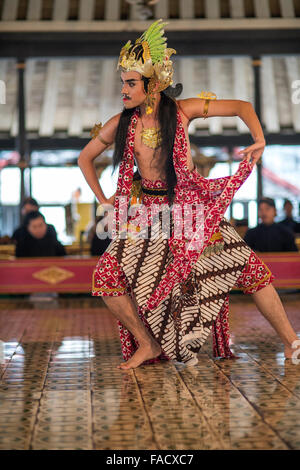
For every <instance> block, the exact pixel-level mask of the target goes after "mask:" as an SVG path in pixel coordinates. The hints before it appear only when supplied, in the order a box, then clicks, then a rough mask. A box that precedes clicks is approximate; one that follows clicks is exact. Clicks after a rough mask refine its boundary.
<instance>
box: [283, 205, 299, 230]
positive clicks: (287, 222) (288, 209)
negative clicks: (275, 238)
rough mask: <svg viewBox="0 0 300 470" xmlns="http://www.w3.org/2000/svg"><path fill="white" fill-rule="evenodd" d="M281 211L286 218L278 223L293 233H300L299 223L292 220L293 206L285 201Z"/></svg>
mask: <svg viewBox="0 0 300 470" xmlns="http://www.w3.org/2000/svg"><path fill="white" fill-rule="evenodd" d="M283 209H284V212H285V215H286V217H285V219H283V220H281V221H280V222H279V223H280V224H282V225H284V226H285V227H287V228H289V229H290V230H291V231H292V232H293V233H300V223H299V222H297V221H296V220H294V219H293V204H292V202H291V201H290V200H289V199H285V201H284V204H283Z"/></svg>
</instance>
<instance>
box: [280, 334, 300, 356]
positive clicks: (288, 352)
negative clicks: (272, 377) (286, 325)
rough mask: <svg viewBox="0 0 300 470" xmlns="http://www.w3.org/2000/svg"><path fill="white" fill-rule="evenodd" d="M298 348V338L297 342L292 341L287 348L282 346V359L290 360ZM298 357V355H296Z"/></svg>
mask: <svg viewBox="0 0 300 470" xmlns="http://www.w3.org/2000/svg"><path fill="white" fill-rule="evenodd" d="M299 348H300V341H299V338H297V340H295V341H293V343H292V344H291V345H289V346H284V357H285V358H286V359H292V358H293V354H294V353H295V352H296V351H297V350H299ZM298 355H299V354H298Z"/></svg>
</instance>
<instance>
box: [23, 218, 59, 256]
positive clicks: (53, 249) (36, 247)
mask: <svg viewBox="0 0 300 470" xmlns="http://www.w3.org/2000/svg"><path fill="white" fill-rule="evenodd" d="M23 227H24V231H23V233H22V236H21V237H18V238H17V243H16V257H18V258H21V257H32V256H34V257H39V256H65V255H66V250H65V248H64V246H63V245H62V244H61V243H60V242H59V241H58V240H57V238H56V237H54V236H53V230H52V229H51V227H52V226H49V225H47V224H46V222H45V218H44V216H43V214H41V212H39V211H32V212H29V213H28V214H27V215H26V216H25V218H24V223H23Z"/></svg>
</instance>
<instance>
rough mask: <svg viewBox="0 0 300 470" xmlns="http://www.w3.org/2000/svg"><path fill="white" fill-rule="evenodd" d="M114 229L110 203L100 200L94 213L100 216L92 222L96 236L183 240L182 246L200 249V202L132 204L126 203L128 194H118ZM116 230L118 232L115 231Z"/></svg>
mask: <svg viewBox="0 0 300 470" xmlns="http://www.w3.org/2000/svg"><path fill="white" fill-rule="evenodd" d="M118 214H119V217H118V222H119V224H118V230H117V224H116V217H115V211H114V206H113V205H111V204H102V205H101V206H99V207H98V209H97V213H96V216H97V217H99V216H101V220H99V221H98V223H97V225H96V234H97V236H98V238H100V239H102V240H103V239H106V238H112V239H113V238H115V236H118V237H119V238H122V239H124V238H129V239H131V240H132V241H134V240H137V239H141V238H142V239H157V238H162V239H169V238H170V237H172V238H173V239H176V240H184V241H185V243H186V250H187V251H189V250H196V251H198V250H201V249H202V247H203V244H204V205H203V204H192V205H191V204H186V205H181V204H173V205H172V206H169V205H168V204H151V206H146V205H145V204H133V205H130V206H129V207H128V198H127V197H123V196H121V197H120V198H119V211H118ZM117 232H118V233H117Z"/></svg>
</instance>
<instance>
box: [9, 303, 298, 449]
mask: <svg viewBox="0 0 300 470" xmlns="http://www.w3.org/2000/svg"><path fill="white" fill-rule="evenodd" d="M231 300H232V302H231V314H230V326H231V333H232V335H231V338H232V342H233V346H232V350H233V351H234V352H235V353H236V354H237V355H238V356H239V357H238V359H232V360H216V359H213V357H212V345H211V341H210V340H209V341H208V342H207V343H206V344H205V346H204V348H203V350H202V351H201V353H200V355H199V358H200V361H199V364H198V365H197V366H193V367H186V366H184V365H183V364H179V363H174V362H163V363H159V364H156V365H150V366H149V365H148V366H143V367H140V368H138V369H135V370H134V371H126V372H125V371H120V370H119V369H117V368H116V366H117V364H119V362H120V361H121V360H122V358H121V348H120V343H119V338H118V331H117V327H116V323H115V320H113V319H112V317H111V316H110V314H109V313H108V311H107V310H106V308H105V306H104V304H103V303H102V300H101V299H100V298H95V297H94V298H91V297H83V296H81V297H78V298H74V297H73V298H71V297H70V298H61V297H58V298H57V299H54V300H52V301H48V302H45V301H44V302H42V301H38V300H31V301H29V300H28V299H26V298H18V299H13V298H1V299H0V308H1V313H0V340H1V341H0V362H1V384H0V449H115V450H117V449H191V450H192V449H300V364H299V365H296V364H293V363H292V361H285V360H284V356H283V346H282V344H281V343H280V340H279V338H278V337H277V335H276V334H275V332H274V331H273V329H272V328H271V326H270V325H269V324H268V323H267V321H266V320H265V319H264V318H263V317H262V316H261V315H260V314H259V313H258V312H257V310H256V308H255V306H254V304H252V301H251V298H250V297H249V296H240V295H238V296H236V295H235V296H234V295H233V296H232V297H231ZM283 301H284V305H285V307H286V311H287V314H288V316H289V318H290V321H291V323H292V324H293V326H294V328H295V329H296V331H297V334H298V336H299V337H300V296H299V294H298V295H297V294H293V295H291V294H290V295H285V296H284V298H283ZM299 359H300V354H299Z"/></svg>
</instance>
